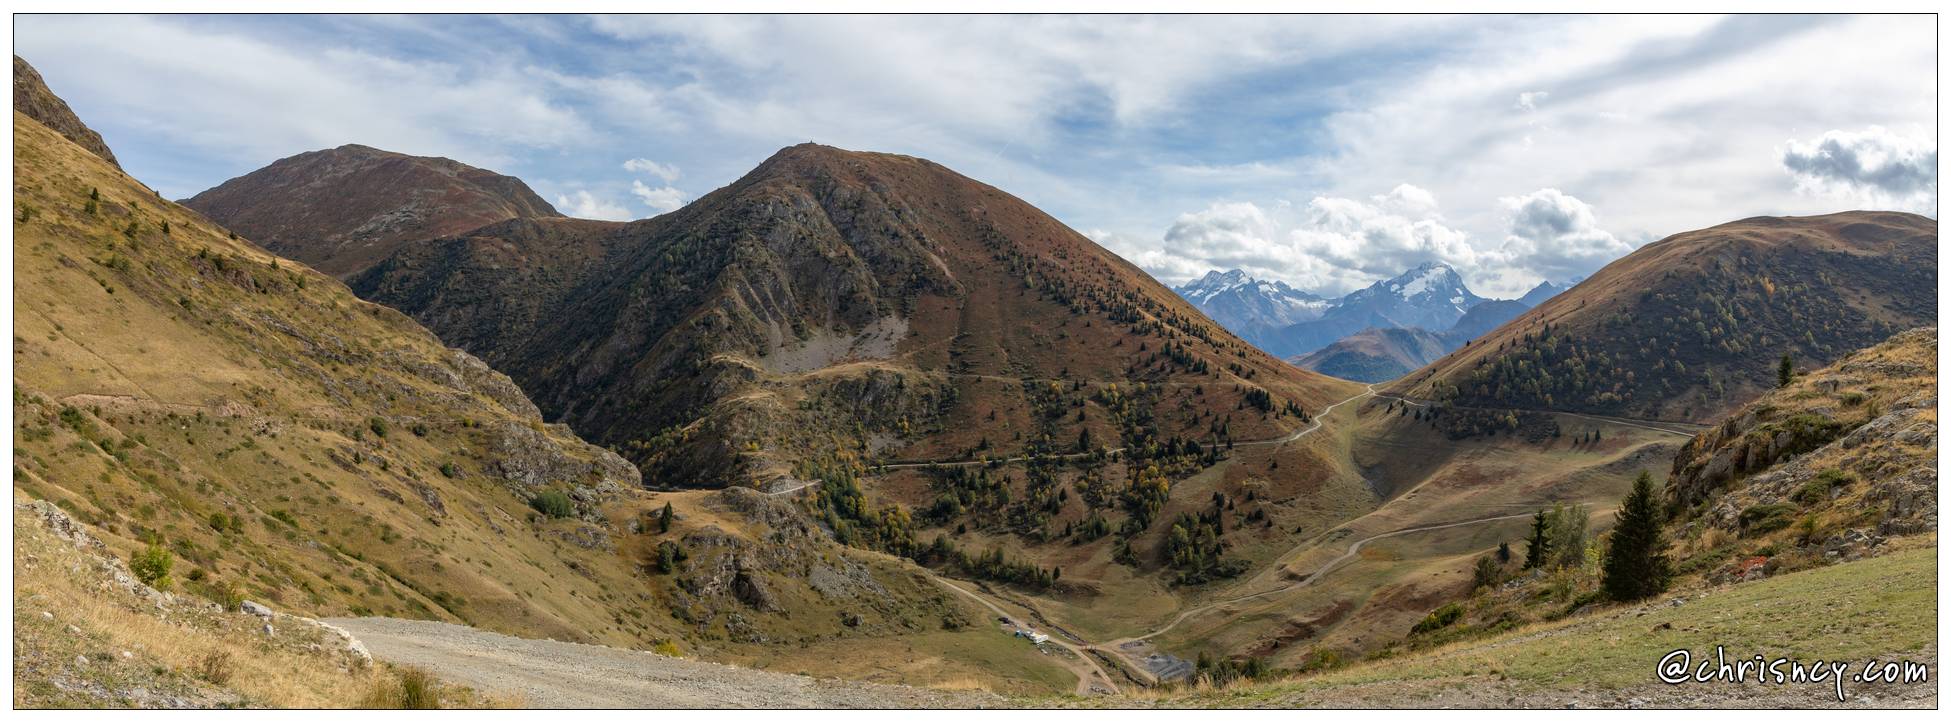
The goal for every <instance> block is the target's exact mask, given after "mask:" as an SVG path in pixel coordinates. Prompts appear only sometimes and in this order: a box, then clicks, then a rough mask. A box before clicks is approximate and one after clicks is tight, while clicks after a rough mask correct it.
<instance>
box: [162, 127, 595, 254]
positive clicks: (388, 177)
mask: <svg viewBox="0 0 1951 723" xmlns="http://www.w3.org/2000/svg"><path fill="white" fill-rule="evenodd" d="M183 205H185V206H188V207H190V208H193V209H196V210H197V211H199V212H201V213H203V214H204V215H205V216H209V217H210V218H211V219H212V220H214V221H216V222H217V223H218V224H221V225H223V226H224V227H226V228H229V229H231V230H233V231H236V232H238V233H240V234H243V235H244V236H246V237H249V238H250V239H251V240H253V241H256V242H257V243H259V244H261V245H262V246H264V248H266V249H268V250H270V251H271V252H272V253H275V254H278V255H281V256H284V257H286V258H290V259H295V260H297V261H300V262H303V263H305V264H307V265H309V266H311V267H312V268H316V269H318V270H320V271H323V272H326V273H328V274H332V275H335V276H339V277H345V276H349V275H351V274H354V273H357V272H359V271H363V270H365V269H366V268H367V267H369V266H371V265H372V264H373V263H375V262H377V261H378V260H380V259H383V258H385V257H387V256H389V255H391V254H392V253H393V252H394V251H396V250H398V249H399V248H400V247H401V246H403V245H406V244H411V243H415V242H419V241H425V240H427V239H432V238H435V237H439V236H446V235H451V234H457V233H461V232H463V231H467V230H470V229H474V228H479V227H481V226H485V225H488V224H490V223H495V222H497V221H503V220H507V219H510V218H553V217H559V216H561V214H559V213H557V212H556V210H555V208H554V207H553V206H550V205H549V203H548V202H547V201H544V200H542V197H540V196H537V195H535V192H534V191H531V190H529V188H528V186H527V184H524V183H522V182H521V181H520V180H518V179H516V178H513V177H510V176H504V175H501V174H498V173H494V172H492V171H485V170H482V169H479V168H475V167H473V166H469V165H467V164H464V163H459V162H456V161H451V160H448V159H446V158H427V157H421V156H409V155H405V154H402V153H392V152H389V151H382V150H379V149H377V148H369V147H367V146H361V145H345V146H340V147H338V148H330V149H326V150H321V151H312V152H310V153H300V154H298V155H295V156H292V157H290V158H284V159H280V160H278V161H277V162H275V163H272V164H271V165H269V166H265V167H264V168H261V169H258V170H256V171H253V172H251V173H249V174H246V175H243V176H239V177H237V178H233V179H230V180H228V181H225V182H224V183H223V184H222V185H219V186H217V187H216V188H212V189H210V190H207V191H204V192H202V193H199V194H197V195H196V196H195V197H194V198H191V199H189V200H187V201H184V202H183Z"/></svg>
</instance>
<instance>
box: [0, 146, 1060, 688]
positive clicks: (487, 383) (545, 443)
mask: <svg viewBox="0 0 1951 723" xmlns="http://www.w3.org/2000/svg"><path fill="white" fill-rule="evenodd" d="M14 149H15V157H14V161H15V168H16V175H15V179H14V184H15V203H16V208H17V209H19V213H18V214H17V215H16V216H15V218H14V221H15V227H14V230H15V238H16V244H15V286H14V299H15V306H14V313H15V316H14V328H15V333H16V337H15V342H14V359H15V368H14V373H15V377H14V383H15V395H14V418H15V427H14V440H15V446H16V450H17V454H16V457H15V469H14V487H15V493H16V497H17V498H19V497H21V496H25V497H28V498H34V499H40V500H47V501H50V502H53V503H55V504H57V505H59V506H60V507H61V508H62V509H64V510H66V511H68V513H69V514H71V515H72V516H73V517H74V518H75V520H77V521H78V522H80V523H82V524H84V525H86V526H87V527H88V528H90V530H91V534H94V535H95V536H97V537H99V538H100V539H101V540H102V542H103V543H104V544H105V545H107V548H108V550H109V552H110V553H111V554H113V555H115V556H118V557H124V558H128V557H131V556H133V555H134V554H135V553H137V552H141V551H143V550H144V549H145V548H146V547H147V546H149V545H151V544H154V545H156V546H158V547H159V548H160V549H161V550H162V551H164V553H166V554H167V555H169V556H170V557H171V558H173V561H174V562H173V567H174V569H173V571H171V572H170V573H169V576H170V577H171V578H172V579H173V583H174V586H175V589H177V590H179V591H181V592H184V593H188V594H189V595H191V596H196V597H206V598H209V599H211V600H218V601H226V602H231V603H232V604H234V597H235V596H242V597H246V598H249V599H252V600H256V601H260V602H262V603H265V604H267V605H269V606H271V607H272V608H274V609H278V610H280V611H291V612H298V613H303V614H307V615H313V616H318V615H328V614H329V615H384V616H392V617H410V618H424V619H434V620H443V621H452V622H465V623H468V624H471V625H474V626H477V627H482V628H487V629H492V630H496V631H500V632H505V633H511V634H518V635H524V636H529V637H552V638H557V639H563V640H575V641H590V642H608V643H613V644H619V645H624V646H628V647H636V648H647V647H651V646H652V645H654V644H661V645H664V646H675V647H676V648H677V649H679V650H683V651H684V652H686V653H695V654H700V655H704V656H708V657H711V658H715V659H719V660H754V659H765V658H766V657H767V656H768V655H769V654H771V653H775V652H777V651H778V650H780V649H781V648H782V647H783V648H784V649H787V650H790V651H792V652H793V654H799V653H800V652H801V651H808V650H813V651H827V652H828V653H829V654H833V653H835V652H836V651H841V650H859V649H871V648H874V647H875V646H881V647H888V646H905V647H907V648H909V649H913V650H916V651H917V652H919V653H923V654H925V660H926V661H927V662H920V663H916V664H915V665H913V666H911V667H910V668H905V669H903V670H902V671H901V672H900V673H899V674H896V679H898V680H909V679H910V678H907V677H905V676H909V675H912V676H914V678H912V679H914V680H918V681H920V682H927V681H930V680H936V679H940V678H939V677H938V676H943V675H950V676H956V677H966V678H970V679H974V680H980V681H983V684H985V685H987V684H997V685H1011V684H1021V681H1020V679H1018V678H1012V677H1011V676H1014V675H1016V673H1013V672H1010V671H1009V670H1006V669H1000V668H994V667H982V666H972V665H970V664H969V663H968V662H967V661H966V660H961V659H957V658H952V657H948V656H946V653H947V652H948V651H950V650H955V649H957V648H961V647H968V646H969V645H971V644H972V643H971V642H970V639H971V638H977V639H978V640H977V641H976V642H975V643H973V644H975V645H977V646H979V645H980V639H986V638H987V637H988V636H986V635H983V634H980V633H978V632H975V631H973V630H970V629H969V628H968V626H967V625H966V623H967V622H968V621H970V620H972V619H975V618H974V617H973V616H974V615H976V614H977V613H974V612H972V609H968V606H966V605H965V604H964V603H962V602H961V601H960V600H958V599H956V598H952V597H950V596H949V595H948V594H947V593H945V592H944V591H943V590H942V589H940V588H939V587H938V586H936V585H935V584H934V583H932V582H931V581H929V580H928V579H926V578H924V577H922V576H920V574H919V572H918V571H917V570H916V568H914V567H913V566H911V565H906V564H902V563H898V562H896V561H893V560H890V559H888V558H887V557H886V556H882V555H874V554H871V553H866V552H862V551H856V550H850V549H846V548H843V547H841V546H839V545H837V544H835V543H834V542H833V541H832V540H831V538H830V537H829V536H828V534H827V533H826V532H825V531H823V530H821V529H820V528H819V527H818V526H817V525H816V524H815V523H814V522H813V521H811V520H809V519H808V517H807V516H806V515H805V514H804V513H803V512H800V511H799V510H798V509H797V508H796V505H794V504H793V503H792V502H791V501H790V500H789V499H788V498H783V497H782V498H771V497H765V496H762V495H758V494H756V493H753V492H751V491H750V490H732V491H728V492H727V493H726V494H723V495H716V494H711V493H692V494H689V495H684V494H656V495H653V494H649V493H646V492H644V491H643V490H641V489H640V484H641V483H640V478H639V475H638V472H637V470H636V469H635V468H634V467H633V466H632V465H630V464H629V463H628V462H626V461H625V460H623V459H621V458H620V457H618V456H616V455H615V454H613V453H610V452H608V451H605V450H602V449H599V448H596V447H593V446H590V445H588V444H586V443H584V442H582V441H580V440H578V439H577V438H576V437H575V436H574V435H572V434H571V433H570V432H569V430H568V429H567V428H566V427H563V426H561V425H547V424H544V423H543V422H542V420H541V418H540V416H539V415H538V413H537V411H536V409H535V407H534V405H533V404H532V403H531V402H530V401H529V400H528V399H527V398H526V397H525V396H524V395H523V394H522V393H521V391H520V389H519V388H517V387H516V386H515V385H514V384H513V383H512V382H510V380H509V379H508V378H507V377H506V376H503V375H501V374H499V373H497V372H494V371H492V370H491V369H489V368H488V367H487V366H486V365H485V364H483V363H482V362H480V361H479V360H477V359H475V358H474V357H472V356H469V355H467V354H465V353H463V352H459V351H456V350H453V349H448V348H446V347H443V346H441V345H440V343H439V342H438V341H436V340H435V339H434V337H433V336H432V334H430V333H429V332H427V331H426V330H425V329H424V328H422V327H420V326H419V325H417V324H415V323H414V322H413V321H412V320H410V319H408V318H407V317H406V316H404V315H402V314H400V313H398V312H397V311H394V310H392V309H388V308H386V307H382V306H378V305H375V304H371V303H368V302H364V301H361V300H359V299H357V298H356V297H354V296H353V295H352V294H351V293H350V292H349V291H348V290H347V289H346V288H345V287H344V286H343V285H341V284H339V283H338V282H337V281H335V280H333V279H332V278H330V277H328V276H324V275H322V274H319V273H318V272H315V271H313V270H311V269H308V268H305V267H303V266H302V265H298V264H295V263H292V262H290V261H287V260H283V259H279V258H277V257H275V256H272V255H270V254H267V253H265V252H264V251H263V250H261V249H259V248H257V247H255V246H253V245H251V244H250V243H249V242H248V241H246V240H243V239H241V238H239V237H237V236H236V235H234V234H231V233H229V232H227V231H225V230H224V229H222V228H220V227H217V226H214V225H212V224H211V223H210V222H209V221H208V220H207V219H205V218H204V217H202V216H200V215H198V214H196V213H195V212H193V211H190V210H188V209H185V208H182V207H180V206H177V205H175V204H172V203H168V202H164V201H159V200H155V196H154V193H153V192H151V191H149V190H148V189H146V188H144V187H142V186H141V185H140V184H138V183H136V182H135V181H134V180H133V179H130V178H129V177H127V176H126V175H123V174H122V173H120V172H119V171H117V170H116V169H114V168H113V167H111V166H109V165H108V164H107V163H106V162H105V161H104V160H102V159H100V158H97V157H96V156H93V155H91V154H90V153H88V152H87V151H85V150H83V149H82V148H80V147H79V146H76V145H75V144H73V143H71V142H69V141H67V140H66V139H64V138H62V137H60V136H59V135H57V134H55V133H54V132H53V131H51V130H49V129H48V128H46V127H45V126H42V125H41V124H39V123H38V122H35V121H33V120H31V119H29V118H27V117H26V116H24V115H21V114H18V113H16V115H15V124H14ZM732 493H742V494H732ZM665 505H670V506H671V509H672V514H671V515H670V520H669V521H668V522H666V521H665V520H664V519H662V517H661V516H660V515H658V514H657V511H658V510H660V509H663V508H664V506H665ZM666 528H668V529H666ZM18 562H19V560H18V559H17V560H16V563H17V564H18ZM951 626H953V627H952V629H951ZM897 641H898V642H897ZM665 649H668V648H665ZM1006 660H1007V658H1006ZM1021 664H1022V665H1023V666H1024V668H1025V669H1032V668H1034V667H1035V666H1036V665H1038V664H1039V663H1038V662H1037V661H1031V660H1024V661H1021ZM1041 664H1042V665H1048V664H1047V663H1041ZM1058 672H1059V673H1061V670H1060V669H1059V671H1058ZM1012 680H1016V681H1018V682H1017V683H1010V682H1009V681H1012Z"/></svg>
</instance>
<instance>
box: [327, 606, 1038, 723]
mask: <svg viewBox="0 0 1951 723" xmlns="http://www.w3.org/2000/svg"><path fill="white" fill-rule="evenodd" d="M328 622H330V623H331V624H333V625H337V626H339V627H341V628H344V629H346V630H347V631H349V632H351V633H352V634H353V636H354V637H357V638H359V640H360V641H361V642H363V643H365V644H366V648H367V649H368V650H370V651H371V652H372V654H373V657H376V658H379V659H381V660H384V661H386V662H389V663H393V664H396V665H411V666H416V667H420V668H424V669H426V670H427V671H429V672H432V673H433V674H434V675H436V676H439V677H440V678H442V679H444V680H447V681H450V682H454V683H459V684H462V685H466V686H470V687H472V688H474V689H476V690H480V691H483V692H493V693H506V694H513V695H518V696H521V698H522V700H523V703H524V704H525V705H527V706H528V707H530V708H993V707H1000V706H1003V705H1005V702H1004V700H1003V699H1002V698H1000V697H997V696H994V695H990V694H987V693H980V692H961V691H940V690H930V689H926V688H909V687H903V686H894V685H877V684H872V683H857V682H852V681H843V680H828V679H818V678H809V677H806V676H802V675H789V674H785V673H773V672H767V671H762V670H751V669H748V668H737V667H733V666H729V665H719V664H717V663H705V662H699V661H695V660H685V659H682V658H669V657H665V656H662V655H657V654H655V653H649V652H643V651H635V650H623V649H621V648H610V647H604V646H599V645H583V644H580V643H562V642H556V641H552V640H530V639H526V638H514V637H509V636H506V635H501V634H499V633H491V632H488V631H485V630H477V629H474V628H470V627H466V626H463V625H453V624H449V623H439V622H431V621H424V620H396V619H393V618H334V619H331V620H329V621H328Z"/></svg>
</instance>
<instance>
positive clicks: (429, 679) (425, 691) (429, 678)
mask: <svg viewBox="0 0 1951 723" xmlns="http://www.w3.org/2000/svg"><path fill="white" fill-rule="evenodd" d="M400 707H401V708H405V709H407V710H433V709H435V708H439V707H440V683H439V682H438V681H436V680H434V676H433V674H432V673H428V672H427V671H424V670H420V669H417V668H411V669H408V670H405V671H402V672H401V673H400Z"/></svg>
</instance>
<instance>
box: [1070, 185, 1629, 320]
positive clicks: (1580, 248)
mask: <svg viewBox="0 0 1951 723" xmlns="http://www.w3.org/2000/svg"><path fill="white" fill-rule="evenodd" d="M1499 204H1500V205H1501V207H1502V208H1504V209H1505V211H1506V212H1507V214H1508V218H1507V219H1506V234H1505V235H1504V237H1503V238H1502V239H1501V240H1499V239H1498V238H1497V237H1494V236H1491V237H1483V238H1477V237H1473V236H1471V235H1470V234H1469V233H1468V232H1466V231H1464V230H1462V229H1459V228H1456V227H1455V226H1453V225H1451V224H1450V223H1449V222H1448V221H1447V220H1446V219H1445V218H1444V216H1443V213H1442V209H1441V208H1440V207H1439V206H1438V204H1437V200H1436V197H1435V195H1434V194H1432V193H1430V192H1429V191H1428V190H1426V189H1423V188H1420V187H1417V186H1413V185H1410V184H1406V183H1405V184H1400V185H1397V186H1396V187H1395V188H1393V189H1391V190H1390V191H1389V192H1388V193H1383V194H1378V195H1374V196H1370V197H1368V198H1366V199H1353V198H1341V197H1335V196H1318V197H1315V198H1314V199H1312V200H1310V201H1309V202H1308V203H1307V205H1305V206H1303V207H1299V208H1294V207H1290V206H1289V205H1287V204H1275V205H1273V206H1270V207H1262V206H1260V205H1258V204H1254V203H1248V202H1241V201H1233V202H1223V203H1215V204H1212V205H1211V206H1209V207H1207V208H1205V209H1204V210H1200V211H1194V212H1190V213H1185V214H1181V215H1180V216H1179V218H1178V220H1177V221H1175V222H1174V223H1173V224H1172V227H1171V229H1170V230H1168V231H1166V233H1165V237H1164V242H1163V243H1162V244H1159V245H1157V246H1156V247H1149V248H1148V247H1147V246H1146V245H1144V244H1136V243H1133V242H1131V241H1130V240H1128V239H1124V238H1122V237H1119V236H1117V235H1115V234H1109V233H1105V232H1093V233H1092V234H1091V236H1092V238H1096V239H1098V240H1099V242H1100V243H1104V244H1105V245H1106V246H1107V247H1109V248H1112V249H1113V250H1115V251H1120V253H1126V254H1127V256H1128V257H1129V258H1131V259H1132V261H1133V262H1135V263H1137V264H1138V265H1139V266H1141V267H1143V268H1144V269H1145V270H1147V271H1149V272H1151V273H1152V274H1153V275H1155V276H1158V277H1159V278H1161V279H1164V280H1166V281H1167V282H1168V283H1174V284H1176V283H1182V282H1184V281H1187V280H1190V279H1193V278H1196V277H1198V276H1200V275H1202V274H1204V273H1205V272H1206V271H1208V270H1212V269H1235V268H1237V269H1243V270H1245V271H1247V272H1248V273H1249V274H1252V275H1253V276H1255V277H1259V278H1268V279H1280V280H1282V281H1286V282H1287V283H1289V284H1292V285H1294V286H1296V287H1297V288H1302V289H1307V290H1310V291H1314V292H1317V293H1322V294H1330V295H1334V294H1343V293H1347V292H1349V291H1353V290H1355V289H1358V288H1361V287H1363V286H1367V285H1369V284H1372V283H1374V282H1376V281H1379V280H1382V279H1386V278H1390V277H1393V276H1396V275H1398V274H1401V273H1402V272H1403V271H1405V270H1408V269H1411V268H1414V267H1415V266H1417V265H1419V264H1422V263H1425V262H1430V261H1436V262H1441V263H1445V264H1448V265H1450V266H1451V267H1453V268H1455V269H1457V270H1458V271H1459V272H1461V273H1462V274H1463V276H1464V278H1465V280H1466V281H1467V282H1468V283H1470V284H1471V285H1472V287H1473V288H1474V289H1475V290H1477V291H1478V292H1480V293H1486V294H1490V295H1493V296H1495V295H1499V294H1501V295H1504V296H1516V295H1517V294H1521V293H1523V291H1524V290H1525V289H1527V288H1529V287H1530V286H1531V285H1534V284H1536V283H1538V282H1539V281H1543V280H1552V281H1564V280H1566V279H1570V278H1573V277H1578V276H1585V275H1588V274H1590V273H1592V271H1593V270H1595V269H1597V268H1599V267H1600V266H1603V265H1605V264H1606V263H1608V262H1610V261H1612V260H1613V259H1616V258H1618V257H1620V256H1623V255H1625V254H1627V253H1629V252H1631V251H1632V249H1633V244H1630V243H1627V242H1625V241H1623V240H1621V239H1619V238H1618V237H1617V236H1615V235H1614V234H1612V233H1611V232H1610V231H1607V230H1606V229H1604V228H1602V227H1601V226H1600V224H1599V219H1598V214H1597V213H1596V212H1594V211H1593V209H1592V207H1591V206H1590V205H1589V204H1587V203H1585V202H1584V201H1581V200H1579V199H1578V198H1576V197H1573V196H1571V195H1568V194H1566V193H1564V192H1562V191H1559V190H1557V189H1553V188H1543V189H1539V190H1537V191H1534V192H1532V193H1528V194H1524V195H1522V196H1512V197H1506V198H1502V199H1499ZM1125 248H1129V249H1130V251H1125Z"/></svg>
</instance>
